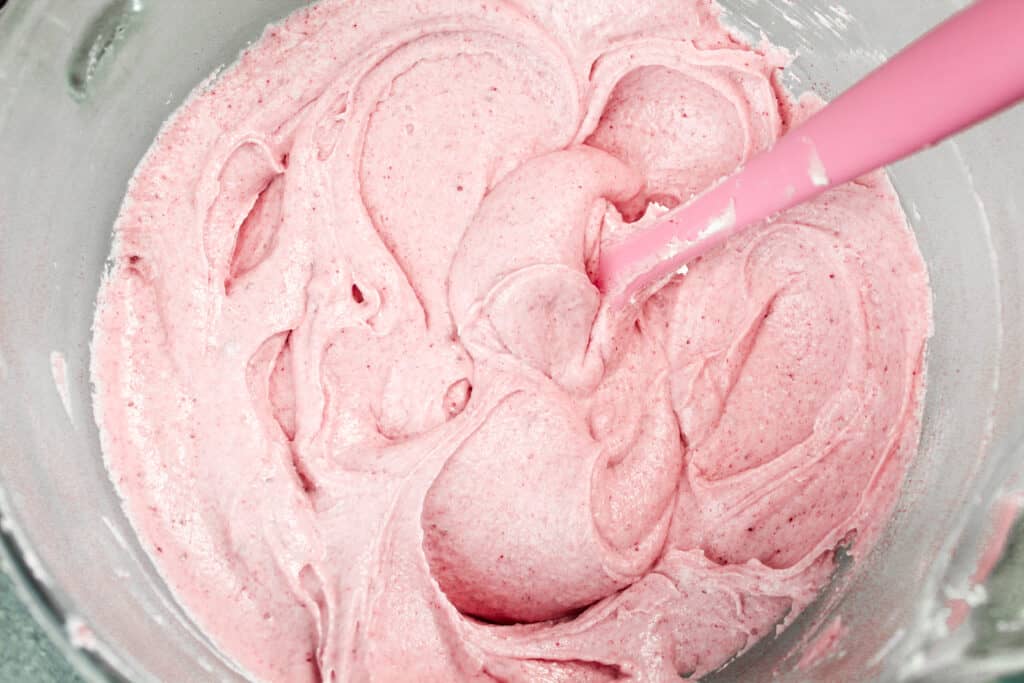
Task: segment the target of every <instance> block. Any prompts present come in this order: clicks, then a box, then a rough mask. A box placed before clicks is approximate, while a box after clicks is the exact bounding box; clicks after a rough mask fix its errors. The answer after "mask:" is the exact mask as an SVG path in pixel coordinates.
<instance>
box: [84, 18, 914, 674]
mask: <svg viewBox="0 0 1024 683" xmlns="http://www.w3.org/2000/svg"><path fill="white" fill-rule="evenodd" d="M784 62H785V58H784V55H782V54H781V53H776V52H773V51H771V50H767V49H765V48H759V49H752V48H750V47H748V46H747V45H744V44H742V43H740V42H738V41H737V39H735V38H733V37H732V36H731V35H730V34H729V32H728V31H727V30H725V29H723V28H722V26H721V25H720V24H719V23H718V19H717V11H716V10H715V8H714V7H713V6H711V5H710V4H709V3H708V2H706V1H705V0H645V1H644V2H641V3H622V2H617V1H615V0H597V1H594V0H588V1H587V2H583V1H580V2H546V1H545V0H519V1H517V2H493V1H491V0H483V1H481V0H474V1H472V2H461V1H458V0H437V1H436V2H430V3H422V2H414V1H413V0H379V1H375V2H372V3H370V2H351V1H335V0H327V1H325V2H322V3H320V4H318V5H315V6H313V7H311V8H309V9H307V10H303V11H301V12H299V13H297V14H295V15H293V16H292V17H290V18H289V19H288V20H286V21H285V22H284V23H283V24H282V25H281V26H278V27H273V28H270V29H268V31H267V33H266V35H265V36H264V38H263V39H262V40H261V41H260V42H259V43H257V44H256V45H255V46H254V47H253V48H252V49H250V50H249V51H247V52H246V53H245V54H244V55H243V57H242V58H241V60H240V62H239V63H238V64H237V65H236V66H234V67H232V68H231V69H229V70H228V71H227V72H226V73H225V74H224V75H222V76H221V77H220V78H218V79H217V80H216V81H214V82H213V83H211V84H208V85H206V86H204V87H203V88H201V89H200V90H199V91H197V93H196V94H195V95H194V97H193V98H192V99H191V100H190V101H189V102H188V103H187V104H186V106H185V107H183V108H182V109H181V111H180V112H178V113H177V114H176V115H175V116H174V117H173V118H172V119H171V121H170V122H169V123H168V124H167V126H166V127H165V129H164V130H163V132H162V133H161V134H160V136H159V138H158V139H157V141H156V143H155V145H154V147H153V149H152V150H151V152H150V154H149V156H148V157H147V158H146V160H145V161H144V162H143V163H142V165H141V166H140V168H139V170H138V172H137V174H136V176H135V179H134V180H133V182H132V185H131V188H130V190H129V193H128V197H127V200H126V202H125V206H124V209H123V211H122V214H121V217H120V219H119V221H118V225H117V231H116V236H117V243H116V246H115V249H114V258H115V263H114V266H113V268H112V270H111V272H110V275H109V277H108V278H107V279H106V281H105V283H104V285H103V288H102V291H101V293H100V298H99V304H98V309H97V317H96V338H95V347H94V357H93V377H94V380H95V382H96V386H97V394H96V409H97V419H98V422H99V425H100V427H101V433H102V437H103V444H104V452H105V454H106V457H107V461H108V467H109V470H110V473H111V476H112V478H113V480H114V482H115V483H116V485H117V487H118V489H119V491H120V492H121V494H122V496H123V497H124V501H125V506H126V509H127V512H128V514H129V515H130V517H131V519H132V521H133V522H134V524H135V526H136V528H137V530H138V532H139V535H140V537H141V538H142V541H143V543H144V545H145V546H146V547H147V548H148V549H149V550H150V552H151V553H152V555H153V557H154V560H155V561H156V563H157V566H158V567H159V568H160V570H161V571H162V573H163V575H164V576H165V577H166V579H167V582H168V584H169V585H170V586H171V588H172V589H173V590H174V592H175V593H176V595H177V596H178V598H179V599H180V601H181V602H182V604H183V605H184V606H185V607H186V608H187V609H188V611H189V612H190V613H191V615H192V616H193V617H194V619H195V620H196V622H197V623H198V624H199V625H200V626H201V627H202V628H203V629H204V631H205V632H206V633H207V634H208V635H209V637H210V638H211V639H212V640H213V641H214V642H215V643H216V644H217V645H218V646H219V647H220V648H221V649H222V650H223V651H224V652H225V653H226V655H227V656H228V657H229V658H230V659H232V660H233V661H235V662H236V663H237V664H238V665H239V666H241V667H242V668H243V669H244V670H246V671H247V672H249V673H251V675H252V676H254V677H255V678H260V679H266V680H275V681H281V680H288V681H307V680H316V679H318V678H322V679H326V680H338V681H349V680H379V681H394V680H416V681H434V680H437V681H451V680H467V681H468V680H493V679H498V680H504V681H536V680H550V681H563V680H565V681H568V680H574V681H576V680H579V681H599V680H611V679H613V678H615V677H616V676H622V675H628V676H632V677H633V678H634V679H636V680H640V681H658V680H677V678H678V675H679V674H680V673H683V674H693V675H697V676H699V675H702V674H704V673H706V672H709V671H711V670H714V669H715V668H717V667H719V666H721V665H722V664H723V663H725V662H727V661H728V660H729V659H730V658H731V657H733V656H734V655H736V654H738V653H740V652H743V651H744V650H746V649H747V648H749V647H750V646H751V645H752V644H754V643H755V642H756V641H757V640H758V639H760V638H761V637H763V636H765V635H766V634H771V633H773V632H774V631H775V629H776V628H777V627H780V626H784V625H785V624H788V623H789V622H790V621H792V619H793V618H794V617H795V615H796V614H798V613H799V612H800V610H802V609H803V608H804V607H805V606H806V605H807V604H808V603H809V601H810V600H812V599H813V597H814V596H815V595H816V593H817V591H818V590H819V589H820V588H821V587H822V586H823V585H825V584H826V583H827V581H828V580H829V577H830V574H831V571H832V568H833V551H834V549H835V547H836V546H837V544H839V543H842V542H844V541H845V542H849V541H850V540H851V539H853V538H854V537H856V546H855V547H856V548H857V549H858V550H859V549H861V548H864V547H866V546H867V545H870V543H871V541H872V540H873V539H874V538H875V536H876V535H877V531H878V530H879V529H880V528H881V527H882V526H883V525H884V524H885V522H886V519H887V517H888V513H889V511H890V509H891V507H892V504H893V502H894V499H895V497H896V496H897V495H898V493H899V489H900V485H901V481H902V477H903V473H904V471H905V468H906V465H907V462H908V459H909V458H910V457H912V455H913V452H914V450H915V447H916V442H917V435H918V425H919V421H918V409H919V403H920V396H921V389H922V363H923V351H924V344H925V339H926V336H927V334H928V333H929V325H930V311H929V294H928V287H927V278H926V274H925V269H924V266H923V263H922V261H921V258H920V256H919V254H918V251H917V248H916V246H915V243H914V240H913V236H912V234H911V233H910V231H909V230H908V228H907V224H906V221H905V218H904V216H903V214H902V212H901V210H900V207H899V204H898V202H897V199H896V196H895V194H894V192H893V190H892V187H891V186H890V184H889V182H888V180H887V179H886V177H885V176H884V175H883V174H874V175H871V176H868V177H865V178H863V179H861V180H859V181H858V182H855V183H851V184H849V185H847V186H844V187H841V188H839V189H837V190H834V191H831V192H829V193H827V194H825V195H824V196H822V197H821V198H819V199H818V200H816V201H814V202H813V203H811V204H808V205H805V206H801V207H799V208H797V209H794V210H792V211H789V212H787V213H785V214H783V215H781V216H779V217H778V218H777V219H776V220H774V221H773V222H771V223H770V224H768V225H765V226H762V227H759V228H757V229H754V230H751V231H749V232H748V233H746V234H744V235H741V236H739V237H737V238H734V239H733V240H731V241H730V242H728V243H727V244H726V245H725V246H724V247H722V248H720V249H719V250H717V251H716V252H714V253H712V254H710V255H708V256H707V257H706V258H704V259H702V260H700V261H699V262H696V263H692V264H690V267H689V272H688V273H687V274H685V275H682V276H679V277H677V278H676V279H675V280H673V281H672V282H670V283H669V284H668V285H666V286H665V287H664V288H662V289H661V290H660V291H658V292H656V293H654V294H653V295H651V296H650V297H649V298H648V299H646V300H644V301H642V302H638V303H637V305H636V306H634V307H631V308H629V309H628V310H616V309H614V308H612V307H609V306H608V305H607V304H606V302H604V301H603V300H602V297H601V295H600V294H599V292H598V290H597V288H596V287H595V286H594V284H593V283H592V280H591V276H592V274H593V270H594V266H595V265H596V263H597V259H598V256H599V254H600V251H601V248H602V245H604V244H607V243H609V241H612V240H615V239H619V238H621V236H622V235H624V234H627V233H629V232H630V231H632V230H637V229H642V228H643V226H644V225H645V223H647V222H649V221H651V220H652V219H653V218H655V217H656V216H657V215H658V214H659V213H660V212H661V211H663V210H664V208H663V207H664V206H670V205H673V204H675V203H678V202H680V201H685V200H686V199H688V198H689V197H690V196H692V194H693V193H695V192H698V191H699V190H701V189H702V188H704V187H706V186H707V185H708V184H710V183H712V182H714V181H715V180H716V179H718V178H720V177H721V176H722V175H723V174H727V173H729V172H730V171H732V170H733V169H735V168H736V167H737V166H738V165H739V164H742V163H743V162H744V160H746V159H747V158H749V157H750V156H751V155H752V154H753V153H755V152H757V151H759V150H762V149H764V148H766V147H767V146H769V145H771V144H772V142H773V141H774V140H775V139H776V138H778V137H779V136H780V135H782V134H783V133H784V132H785V131H786V130H787V129H788V128H789V127H790V126H791V125H793V124H794V122H795V121H796V120H799V119H800V118H801V117H803V116H804V115H805V110H807V109H813V108H814V107H815V106H817V104H816V103H815V102H814V101H812V100H810V99H807V100H806V101H803V102H802V103H800V104H794V103H792V102H791V101H790V100H788V99H787V97H786V96H785V95H784V94H782V93H781V91H780V87H779V85H778V80H777V75H778V70H779V68H781V67H782V66H783V65H784ZM332 676H333V677H334V679H332Z"/></svg>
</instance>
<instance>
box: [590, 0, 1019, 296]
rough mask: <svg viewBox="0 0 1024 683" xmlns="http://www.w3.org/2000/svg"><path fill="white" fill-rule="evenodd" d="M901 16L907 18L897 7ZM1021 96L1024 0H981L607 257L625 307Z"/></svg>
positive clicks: (602, 271) (606, 272) (608, 287)
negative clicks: (746, 232) (724, 248)
mask: <svg viewBox="0 0 1024 683" xmlns="http://www.w3.org/2000/svg"><path fill="white" fill-rule="evenodd" d="M893 12H894V19H896V20H898V15H899V10H898V9H897V8H894V10H893ZM1022 98H1024V0H978V2H976V3H974V4H973V5H971V6H970V7H968V8H967V9H965V10H963V11H962V12H960V13H959V14H956V15H955V16H953V17H952V18H950V19H948V20H947V21H945V22H944V23H942V24H940V25H939V26H938V27H937V28H935V29H934V30H932V31H931V32H930V33H928V34H926V35H925V36H924V37H922V38H920V39H918V40H917V41H916V42H914V43H912V44H911V45H910V46H909V47H907V48H906V49H904V50H903V51H902V52H900V53H899V54H898V55H896V56H895V57H893V58H892V59H890V60H889V61H888V62H886V63H885V64H883V65H882V66H881V67H879V68H878V69H877V70H875V71H874V72H872V73H871V74H870V75H868V76H867V78H865V79H864V80H862V81H860V82H859V83H858V84H857V85H855V86H853V87H852V88H850V89H849V90H847V91H846V92H845V93H843V94H842V95H840V96H839V97H838V98H836V99H835V100H834V101H833V102H832V103H831V104H829V105H827V106H826V107H824V108H823V109H822V110H821V111H819V112H818V113H817V114H815V115H814V116H813V117H811V118H810V119H808V120H807V121H806V122H804V123H803V124H802V125H800V126H798V127H797V128H795V129H793V130H792V131H790V132H789V133H788V134H787V135H785V136H783V137H782V138H780V139H779V140H778V142H777V143H776V144H775V146H774V147H772V149H770V150H768V151H765V152H762V153H761V154H760V155H758V156H756V157H754V158H753V159H751V160H750V161H749V162H748V163H747V164H746V165H745V166H743V167H742V168H741V169H740V170H739V171H737V172H736V173H734V174H733V175H731V176H729V177H727V178H725V179H724V180H723V181H721V182H720V183H718V184H717V185H715V186H713V187H712V188H710V189H709V190H707V191H706V192H704V193H703V194H701V195H698V196H697V197H695V198H694V199H693V200H691V201H690V202H688V203H686V204H684V205H683V206H680V207H679V208H677V209H674V210H672V211H671V212H669V213H667V214H665V216H664V217H663V218H662V219H661V220H660V221H658V222H657V223H655V224H654V225H652V226H651V227H650V228H648V229H645V230H641V231H639V232H637V233H635V234H633V235H631V236H630V237H628V238H627V239H625V240H624V241H622V242H620V243H619V244H617V245H614V246H611V247H609V248H607V249H605V252H604V254H602V256H601V261H600V264H599V266H598V273H597V282H598V285H599V286H600V287H601V289H602V290H603V291H604V292H605V293H606V294H607V295H608V296H610V297H614V298H617V299H618V300H619V301H620V302H622V301H625V300H628V299H629V298H630V297H632V296H633V295H635V294H636V293H637V292H639V291H641V290H642V289H644V288H645V287H647V286H648V285H650V284H652V283H655V282H658V281H660V280H662V279H663V278H665V277H666V276H668V275H670V274H672V273H674V272H676V271H678V270H679V269H680V268H681V267H682V266H684V265H685V264H686V263H687V262H688V261H692V260H693V259H694V258H696V257H698V256H700V255H702V254H704V253H706V252H707V251H709V250H710V249H712V248H714V247H716V246H718V245H719V244H721V243H722V242H724V241H725V240H726V239H727V238H729V237H730V236H731V235H734V234H736V233H737V232H739V231H740V230H742V229H744V228H745V227H747V226H749V225H752V224H754V223H757V222H759V221H762V220H764V219H766V218H769V217H770V216H772V215H773V214H775V213H777V212H779V211H782V210H784V209H787V208H789V207H791V206H795V205H796V204H800V203H802V202H805V201H807V200H808V199H811V198H813V197H815V196H817V195H819V194H821V193H822V192H824V191H825V190H827V189H828V188H830V187H833V186H835V185H841V184H843V183H845V182H847V181H850V180H853V179H854V178H856V177H858V176H860V175H862V174H864V173H866V172H868V171H872V170H874V169H876V168H880V167H882V166H885V165H886V164H889V163H892V162H894V161H898V160H899V159H902V158H903V157H905V156H908V155H910V154H912V153H913V152H916V151H918V150H920V149H922V148H924V147H927V146H930V145H933V144H935V143H936V142H939V141H940V140H942V139H943V138H946V137H948V136H949V135H952V134H953V133H956V132H958V131H961V130H964V129H965V128H968V127H969V126H971V125H973V124H974V123H977V122H978V121H980V120H982V119H984V118H987V117H989V116H991V115H993V114H995V113H997V112H999V111H1000V110H1002V109H1005V108H1006V107H1009V106H1011V105H1012V104H1014V103H1015V102H1017V101H1019V100H1021V99H1022Z"/></svg>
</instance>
